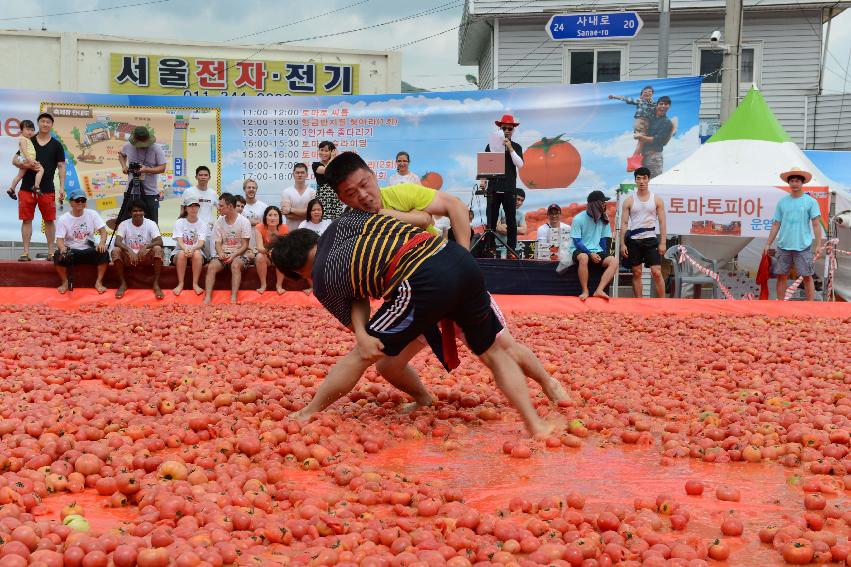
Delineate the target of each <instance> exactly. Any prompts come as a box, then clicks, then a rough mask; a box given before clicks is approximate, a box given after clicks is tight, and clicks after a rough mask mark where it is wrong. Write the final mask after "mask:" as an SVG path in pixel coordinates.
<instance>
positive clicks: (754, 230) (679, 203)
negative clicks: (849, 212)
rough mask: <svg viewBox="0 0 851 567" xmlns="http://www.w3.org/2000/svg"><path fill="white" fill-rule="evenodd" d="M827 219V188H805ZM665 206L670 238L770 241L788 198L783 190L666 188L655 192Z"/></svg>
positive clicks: (755, 188)
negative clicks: (778, 210)
mask: <svg viewBox="0 0 851 567" xmlns="http://www.w3.org/2000/svg"><path fill="white" fill-rule="evenodd" d="M805 189H806V193H808V194H809V195H810V196H812V197H813V198H814V199H815V200H816V201H818V203H819V208H820V209H821V212H822V219H825V218H827V210H828V206H829V205H828V203H829V199H830V192H829V190H828V188H827V187H810V186H809V185H807V186H805ZM653 193H654V194H656V195H659V196H660V197H661V198H662V201H663V202H664V203H665V217H666V220H667V230H668V234H669V235H674V234H677V235H700V236H744V237H748V238H768V234H769V232H771V225H772V224H773V220H772V217H773V216H774V211H775V209H776V208H777V203H778V202H779V201H780V199H782V198H783V197H785V196H786V195H788V194H789V189H788V188H783V187H779V186H778V187H765V188H759V187H752V186H748V187H736V186H715V185H707V186H701V185H689V186H686V187H677V186H675V185H664V186H657V187H656V188H653Z"/></svg>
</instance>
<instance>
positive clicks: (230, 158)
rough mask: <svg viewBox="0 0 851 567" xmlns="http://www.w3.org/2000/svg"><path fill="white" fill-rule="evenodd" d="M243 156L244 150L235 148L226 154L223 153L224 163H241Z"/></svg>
mask: <svg viewBox="0 0 851 567" xmlns="http://www.w3.org/2000/svg"><path fill="white" fill-rule="evenodd" d="M241 158H242V150H233V151H232V152H228V153H226V154H222V165H233V164H235V163H239V161H240V159H241Z"/></svg>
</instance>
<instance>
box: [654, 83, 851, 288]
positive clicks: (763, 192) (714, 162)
mask: <svg viewBox="0 0 851 567" xmlns="http://www.w3.org/2000/svg"><path fill="white" fill-rule="evenodd" d="M793 167H798V168H801V169H804V170H806V171H809V172H810V173H812V175H813V178H812V180H811V181H810V183H808V184H807V185H806V186H805V190H807V189H808V188H813V189H814V191H815V192H814V193H813V195H814V196H816V197H817V198H818V196H819V194H823V195H824V196H825V197H826V196H827V194H828V192H830V194H831V198H832V201H833V210H834V212H835V214H836V213H841V212H843V211H846V210H849V209H851V197H849V194H848V193H847V192H846V191H845V190H843V188H840V187H837V186H836V185H835V184H834V183H832V182H831V181H830V180H829V179H827V178H826V177H825V176H824V175H823V174H822V173H821V172H820V171H819V170H818V168H817V167H816V166H815V165H814V164H813V163H812V161H810V159H809V158H807V156H806V155H805V154H804V152H803V151H801V149H800V148H798V146H797V145H796V144H795V143H794V142H793V141H792V140H791V138H790V137H789V135H788V134H787V133H786V131H785V130H784V129H783V127H782V126H781V125H780V123H779V122H778V121H777V118H776V117H775V116H774V114H773V113H772V112H771V109H770V108H769V107H768V104H767V103H766V102H765V99H764V98H763V97H762V95H761V94H760V92H759V91H758V90H757V89H756V88H752V89H751V91H750V92H749V93H748V95H747V96H746V97H745V99H744V100H743V101H742V103H741V104H740V105H739V107H738V109H736V112H735V113H733V115H732V116H731V117H730V118H729V119H728V121H727V122H726V123H725V124H724V125H723V126H722V127H721V128H720V129H719V130H718V132H716V133H715V135H714V136H712V138H710V139H709V140H708V141H707V142H706V143H705V144H703V145H702V146H701V147H700V148H699V149H698V150H697V151H696V152H694V153H693V154H692V155H691V156H689V157H688V158H686V159H685V160H683V161H682V162H680V163H679V164H677V165H676V166H674V167H672V168H671V169H669V170H668V171H665V172H664V173H662V174H661V175H659V176H658V177H656V178H655V179H653V181H652V183H651V189H652V191H653V192H654V193H657V194H659V195H660V196H662V197H663V199H665V200H666V208H667V210H668V211H669V215H668V216H669V223H668V233H669V234H681V235H682V237H683V242H684V243H686V244H689V245H691V246H693V247H694V248H696V249H698V250H700V251H701V253H703V254H704V255H705V256H707V257H709V258H713V259H716V260H719V261H720V262H721V264H724V263H726V262H728V261H730V260H731V259H733V258H734V257H736V256H737V255H738V256H739V265H740V266H742V267H744V268H746V269H754V270H755V269H756V267H757V266H758V264H759V259H760V256H761V254H762V249H763V248H764V246H765V238H766V237H767V236H768V227H769V226H770V225H769V224H768V223H767V222H765V221H767V220H768V219H770V218H771V216H772V215H773V214H774V206H775V204H776V202H777V200H779V198H780V197H782V196H783V195H784V194H785V193H784V191H783V189H782V186H783V185H784V184H783V182H782V181H781V180H780V178H779V174H780V173H781V172H783V171H787V170H789V169H792V168H793ZM731 196H732V197H736V198H738V199H739V201H738V202H739V207H738V212H737V213H736V214H731V215H725V214H720V213H719V214H717V216H716V217H715V218H713V217H712V216H710V213H712V212H713V211H704V204H706V205H707V209H708V206H709V204H714V203H711V202H712V201H723V202H724V203H732V202H733V201H734V199H731ZM671 199H673V202H675V203H681V204H682V203H686V202H688V203H689V204H691V203H694V206H693V207H692V206H690V205H689V206H688V207H687V208H688V213H694V214H691V215H685V214H684V215H681V216H682V217H683V218H685V217H686V216H688V217H689V218H690V219H691V218H702V219H709V220H700V221H699V222H697V223H693V222H689V223H688V224H684V223H682V222H680V223H676V222H673V223H672V222H671V220H670V218H671V211H672V209H671V206H672V201H671ZM698 199H699V200H698ZM742 199H745V200H746V201H745V202H746V203H750V204H751V208H752V209H753V210H752V211H743V210H742V206H741V205H742ZM824 200H825V201H826V198H825V199H824ZM675 206H676V205H675ZM682 206H683V207H684V209H685V208H686V205H685V204H683V205H682ZM698 207H699V211H700V213H701V215H702V217H701V215H698V214H697V213H698ZM692 208H694V210H692ZM730 208H732V209H735V205H734V204H733V205H731V207H730ZM746 208H747V207H746ZM718 210H720V209H719V208H716V210H715V211H714V212H716V213H717V211H718ZM683 212H684V213H685V212H686V211H685V210H684V211H683ZM726 212H731V211H729V210H728V211H726ZM746 213H747V214H746ZM715 219H717V220H718V221H720V223H724V222H727V223H728V224H726V225H723V224H719V225H718V226H719V228H718V230H717V231H713V230H712V229H711V228H710V229H707V230H703V229H704V228H705V227H714V226H716V225H715V224H714V222H713V221H714V220H715ZM743 219H744V220H743ZM827 220H828V219H824V221H825V222H827ZM731 221H732V222H731ZM695 224H697V225H699V228H700V229H701V230H694V229H693V226H694V225H695ZM845 226H847V225H845ZM838 231H839V232H838V234H839V237H840V239H841V242H840V246H839V247H840V248H842V249H845V250H848V249H851V230H849V229H847V228H843V227H841V226H840V228H839V229H838ZM695 232H705V233H708V234H695ZM724 234H732V236H727V235H724ZM762 235H764V236H763V237H760V236H762ZM838 260H839V269H838V270H837V273H836V282H835V288H836V291H837V294H838V295H840V296H842V297H844V298H845V299H849V298H851V257H848V256H845V257H841V256H840V257H839V259H838ZM818 273H819V274H820V273H821V269H819V271H818Z"/></svg>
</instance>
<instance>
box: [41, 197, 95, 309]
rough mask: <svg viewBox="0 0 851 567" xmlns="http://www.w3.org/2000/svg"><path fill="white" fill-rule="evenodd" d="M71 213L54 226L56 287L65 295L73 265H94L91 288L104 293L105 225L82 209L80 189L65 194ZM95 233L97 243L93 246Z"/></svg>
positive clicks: (84, 200) (92, 213)
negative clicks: (58, 283)
mask: <svg viewBox="0 0 851 567" xmlns="http://www.w3.org/2000/svg"><path fill="white" fill-rule="evenodd" d="M68 199H69V200H70V201H71V210H70V211H68V212H67V213H65V214H64V215H62V216H61V217H59V220H58V221H57V223H56V248H57V250H56V254H55V255H54V256H53V263H54V265H55V266H56V273H57V274H59V278H60V279H61V280H62V283H61V284H60V285H59V287H58V288H57V289H58V290H59V293H65V292H66V291H68V289H69V287H70V283H69V281H68V270H70V269H71V268H73V267H74V265H76V264H93V265H96V266H97V279H96V280H95V289H96V290H97V292H98V293H104V292H105V291H106V286H104V285H103V276H104V274H106V268H107V266H108V265H109V254H107V253H106V223H104V222H103V219H102V218H101V217H100V215H99V214H97V213H96V212H95V211H93V210H91V209H87V208H86V194H85V192H83V190H82V189H74V190H73V191H71V193H70V194H69V195H68ZM95 233H97V235H98V243H97V244H95V242H94V238H95Z"/></svg>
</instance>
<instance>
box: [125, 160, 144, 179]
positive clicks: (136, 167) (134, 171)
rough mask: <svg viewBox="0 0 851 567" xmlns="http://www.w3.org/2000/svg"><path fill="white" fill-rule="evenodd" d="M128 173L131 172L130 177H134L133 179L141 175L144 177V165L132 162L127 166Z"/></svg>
mask: <svg viewBox="0 0 851 567" xmlns="http://www.w3.org/2000/svg"><path fill="white" fill-rule="evenodd" d="M127 171H129V172H130V175H132V176H133V177H139V176H140V175H142V164H141V163H139V162H138V161H131V162H130V163H129V164H128V165H127Z"/></svg>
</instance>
